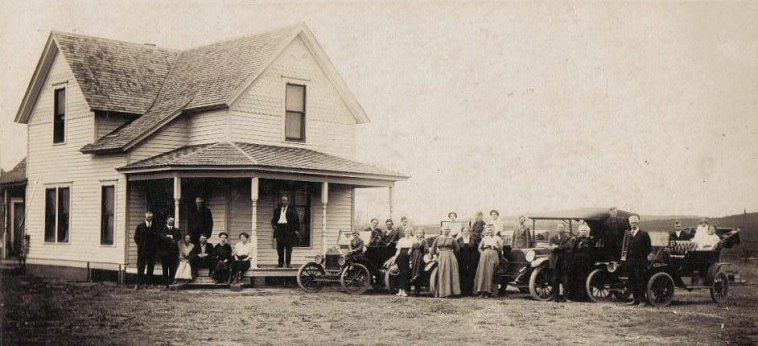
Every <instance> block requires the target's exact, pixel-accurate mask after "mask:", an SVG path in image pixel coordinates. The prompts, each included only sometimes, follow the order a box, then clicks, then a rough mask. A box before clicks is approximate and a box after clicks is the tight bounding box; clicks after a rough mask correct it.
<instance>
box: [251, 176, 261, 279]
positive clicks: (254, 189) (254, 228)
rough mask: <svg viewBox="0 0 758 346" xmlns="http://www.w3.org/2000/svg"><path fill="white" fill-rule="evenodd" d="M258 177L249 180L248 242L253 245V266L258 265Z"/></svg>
mask: <svg viewBox="0 0 758 346" xmlns="http://www.w3.org/2000/svg"><path fill="white" fill-rule="evenodd" d="M258 184H259V181H258V177H253V178H251V179H250V200H252V201H253V210H252V212H253V213H252V215H253V216H252V218H251V219H250V222H251V225H250V241H251V243H252V245H253V249H254V251H253V265H254V266H257V265H258Z"/></svg>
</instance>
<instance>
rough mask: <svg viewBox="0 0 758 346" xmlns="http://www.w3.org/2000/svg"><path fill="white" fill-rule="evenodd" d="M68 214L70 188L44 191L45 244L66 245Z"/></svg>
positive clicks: (69, 210) (54, 188)
mask: <svg viewBox="0 0 758 346" xmlns="http://www.w3.org/2000/svg"><path fill="white" fill-rule="evenodd" d="M70 212H71V189H70V188H68V187H51V188H47V189H45V242H48V243H68V240H69V220H70V219H71V215H70Z"/></svg>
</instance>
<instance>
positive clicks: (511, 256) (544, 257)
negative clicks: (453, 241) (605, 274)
mask: <svg viewBox="0 0 758 346" xmlns="http://www.w3.org/2000/svg"><path fill="white" fill-rule="evenodd" d="M608 211H609V209H579V210H566V211H558V212H552V213H545V214H539V215H533V216H529V218H530V219H531V220H532V228H531V229H532V232H533V233H534V234H535V237H534V238H535V239H536V242H535V247H533V248H526V249H513V250H511V251H510V252H509V253H507V254H506V256H505V259H504V261H503V262H501V266H500V268H501V269H500V271H499V273H498V274H499V276H500V287H501V292H502V291H504V290H505V288H506V287H507V286H514V287H516V288H518V290H519V291H521V292H522V293H527V292H528V293H529V294H530V295H531V297H532V298H534V299H535V300H540V301H549V300H552V299H553V297H554V293H555V292H554V290H555V289H556V287H553V285H554V283H553V282H554V281H553V280H554V273H555V268H554V267H552V266H553V265H555V261H551V260H550V259H551V257H552V256H553V246H552V245H550V243H549V238H550V232H549V231H540V230H544V229H553V230H554V229H555V227H556V226H557V224H558V223H563V224H564V225H565V227H566V230H567V231H568V232H569V233H570V234H571V235H572V236H574V237H576V234H577V229H576V227H578V226H577V225H578V221H579V220H584V221H585V222H586V223H587V225H588V226H589V227H590V237H589V238H588V239H586V240H585V241H584V242H585V243H587V244H588V245H589V246H587V247H586V248H583V249H581V253H580V254H578V251H574V252H575V254H574V256H573V257H572V263H571V268H572V269H571V273H569V278H570V283H569V285H570V286H571V287H568V288H566V287H564V290H566V292H564V295H565V296H567V297H569V298H571V299H572V300H579V299H584V298H585V289H584V282H585V278H586V277H587V274H588V273H589V272H590V271H591V270H592V268H593V267H594V266H596V265H609V264H610V263H613V262H617V261H618V258H613V256H609V255H608V251H606V247H607V245H609V244H610V243H613V241H612V240H610V241H609V238H613V237H616V236H614V235H613V234H612V233H613V230H611V229H610V228H609V227H608V226H607V222H606V220H608V218H609V216H610V215H609V212H608ZM631 215H633V213H630V212H627V211H623V210H618V215H617V218H618V220H626V218H628V217H629V216H631ZM538 225H539V226H540V227H539V228H538ZM538 234H539V235H540V236H539V237H537V235H538ZM553 234H554V233H553ZM622 236H623V231H621V236H617V237H616V238H619V239H618V243H620V242H621V238H622ZM580 255H581V256H580ZM617 294H619V295H622V294H625V293H623V291H621V290H620V291H618V292H617Z"/></svg>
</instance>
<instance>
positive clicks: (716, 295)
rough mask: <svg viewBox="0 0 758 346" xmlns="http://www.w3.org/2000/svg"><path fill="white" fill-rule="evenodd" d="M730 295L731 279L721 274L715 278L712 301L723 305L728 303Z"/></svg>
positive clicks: (712, 287) (712, 286)
mask: <svg viewBox="0 0 758 346" xmlns="http://www.w3.org/2000/svg"><path fill="white" fill-rule="evenodd" d="M728 294H729V277H727V276H726V274H725V273H723V272H719V273H718V274H716V276H715V277H714V278H713V283H712V284H711V299H713V301H714V302H716V303H719V304H721V303H723V302H725V301H726V298H727V295H728Z"/></svg>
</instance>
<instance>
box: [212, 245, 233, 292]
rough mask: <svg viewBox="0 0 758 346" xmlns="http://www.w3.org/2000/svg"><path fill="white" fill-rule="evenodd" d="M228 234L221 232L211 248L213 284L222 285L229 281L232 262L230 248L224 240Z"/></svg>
mask: <svg viewBox="0 0 758 346" xmlns="http://www.w3.org/2000/svg"><path fill="white" fill-rule="evenodd" d="M227 238H229V234H227V233H226V232H221V233H219V234H218V239H219V240H218V244H216V246H215V247H214V248H213V259H214V269H213V281H214V282H215V283H217V284H218V283H224V282H227V281H229V268H230V267H231V263H230V261H231V260H232V247H231V245H229V244H228V243H227V242H226V240H227Z"/></svg>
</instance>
